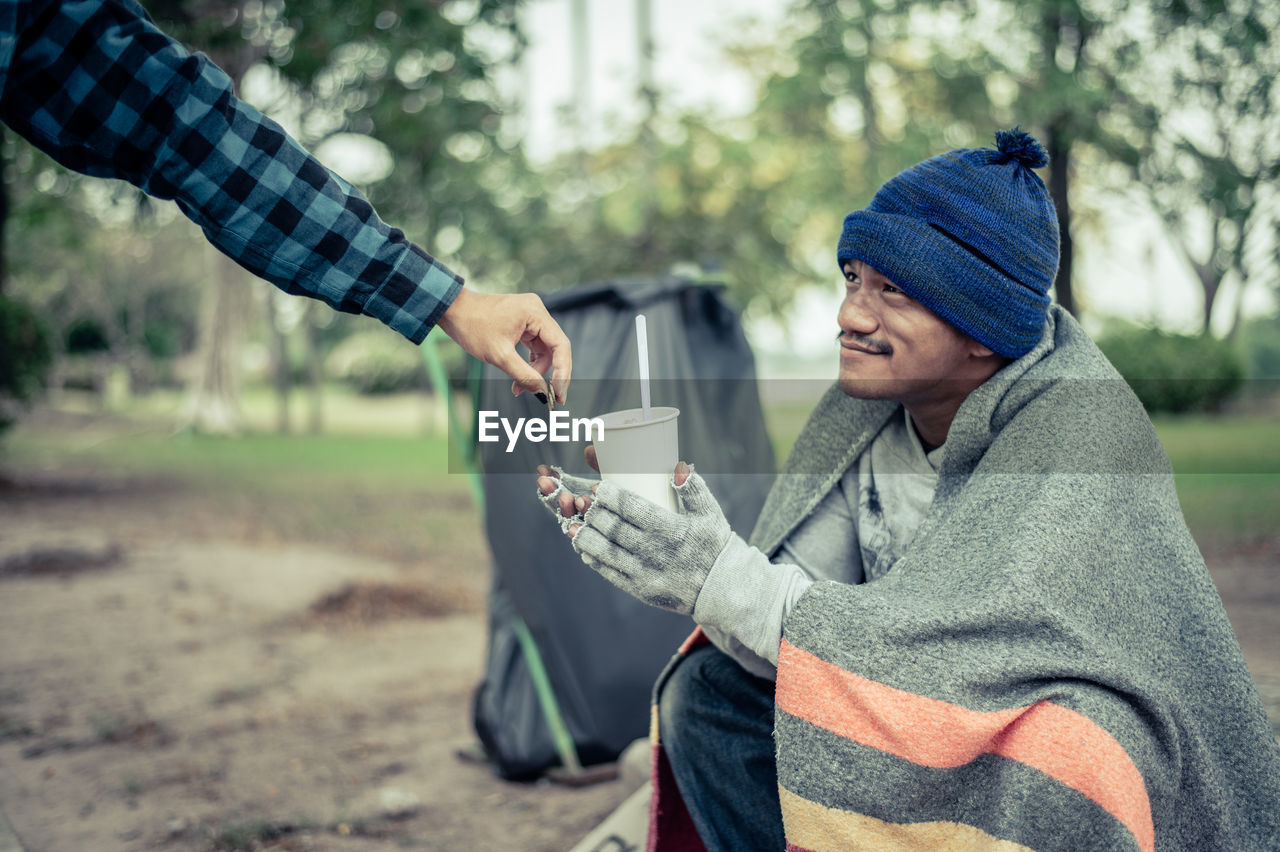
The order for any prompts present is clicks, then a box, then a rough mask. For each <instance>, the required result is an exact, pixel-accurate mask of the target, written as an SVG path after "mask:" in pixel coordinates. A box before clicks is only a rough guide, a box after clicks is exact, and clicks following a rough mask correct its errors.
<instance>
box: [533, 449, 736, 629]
mask: <svg viewBox="0 0 1280 852" xmlns="http://www.w3.org/2000/svg"><path fill="white" fill-rule="evenodd" d="M675 491H676V496H677V498H678V500H679V503H680V506H681V509H682V511H681V512H679V513H676V512H670V511H668V510H666V509H663V508H661V507H659V506H656V505H654V504H653V503H650V502H649V501H648V500H646V499H644V498H643V497H640V496H639V495H637V494H634V493H632V492H630V491H627V490H625V489H622V488H619V487H618V486H617V485H614V484H613V483H611V482H602V483H601V484H600V485H599V487H597V488H596V491H595V495H594V498H593V500H592V503H591V505H590V506H589V507H588V508H587V510H586V512H585V514H584V515H583V516H582V517H581V518H580V519H579V518H568V519H564V520H565V521H567V524H562V526H569V525H572V524H581V526H580V527H578V529H577V530H576V532H571V534H572V535H573V549H574V550H576V551H578V553H579V554H581V556H582V559H583V561H584V562H586V563H587V564H588V565H590V566H591V567H592V568H594V569H595V570H596V571H597V572H598V573H599V574H600V575H601V576H603V577H604V578H605V579H606V580H608V581H609V582H611V583H613V584H614V585H615V586H617V587H618V588H620V589H622V590H623V591H625V592H627V593H628V594H630V595H632V596H634V597H637V598H639V599H640V600H642V601H644V602H645V603H648V604H652V605H653V606H656V607H660V608H662V609H666V610H671V611H672V612H678V613H680V614H682V615H692V614H693V608H694V604H696V603H697V600H698V593H699V592H701V591H702V585H703V583H705V582H706V579H707V574H708V573H710V571H711V567H712V566H713V565H714V564H715V562H716V557H718V556H719V555H720V552H721V551H722V550H724V548H725V545H726V544H728V542H729V539H730V537H731V536H732V535H733V531H732V530H730V529H729V522H728V521H726V520H725V517H724V513H723V512H722V511H720V504H719V503H717V502H716V498H715V497H713V496H712V494H711V490H710V489H709V488H707V484H706V482H704V481H703V479H702V477H701V476H699V475H698V474H697V473H691V474H689V478H688V479H686V480H685V482H684V484H683V485H679V486H675ZM553 506H554V508H556V510H557V512H558V508H559V507H558V504H553Z"/></svg>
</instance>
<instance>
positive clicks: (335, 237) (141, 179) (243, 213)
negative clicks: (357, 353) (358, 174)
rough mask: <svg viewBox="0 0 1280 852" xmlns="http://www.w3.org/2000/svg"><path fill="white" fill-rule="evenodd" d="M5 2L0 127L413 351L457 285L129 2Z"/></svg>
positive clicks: (258, 270) (258, 272)
mask: <svg viewBox="0 0 1280 852" xmlns="http://www.w3.org/2000/svg"><path fill="white" fill-rule="evenodd" d="M0 2H2V3H3V4H4V5H6V6H10V10H9V12H10V14H9V15H5V16H3V17H6V18H10V21H8V22H2V23H9V24H10V26H13V27H14V29H15V30H16V41H11V44H12V48H13V54H12V60H11V61H10V63H9V67H8V74H7V79H6V80H5V82H4V92H3V96H2V97H0V115H2V117H3V120H4V122H5V123H6V124H8V125H9V126H10V127H12V128H13V129H14V130H15V131H17V132H18V133H20V134H22V135H23V136H25V137H26V138H27V139H29V140H31V141H32V142H33V143H34V144H35V145H36V146H38V147H39V148H41V149H42V150H44V151H45V152H46V153H48V154H49V155H50V156H51V157H53V158H54V159H55V160H57V161H58V162H59V163H62V164H63V165H65V166H67V167H68V168H70V169H74V170H76V171H79V172H84V173H86V174H90V175H97V176H100V177H110V178H120V179H123V180H127V181H129V182H130V183H132V184H134V185H135V186H137V187H139V188H141V189H142V190H143V191H145V192H147V193H149V194H151V195H154V196H156V197H158V198H163V199H173V200H174V201H176V202H177V204H178V206H179V207H180V208H181V209H182V211H183V213H185V214H186V215H187V216H188V217H190V218H191V219H192V220H193V221H194V222H196V223H197V224H198V225H199V226H200V227H201V228H202V229H203V230H204V232H205V234H206V236H207V237H208V238H209V240H210V241H211V242H212V243H213V244H214V245H215V246H217V247H218V248H219V249H220V250H221V251H223V252H225V253H226V254H228V255H229V256H231V257H232V258H233V259H235V260H236V262H237V263H239V264H240V265H241V266H243V267H245V268H246V269H248V270H249V271H250V272H253V273H254V274H256V275H259V276H261V277H262V278H265V279H267V280H268V281H270V282H272V283H273V284H275V285H276V286H278V287H280V288H281V289H283V290H285V291H286V292H289V293H295V294H302V295H307V296H312V297H314V298H318V299H321V300H323V301H324V302H326V303H328V304H329V305H331V306H333V307H334V308H336V309H337V310H340V311H346V312H349V313H364V314H368V315H369V316H372V317H375V318H377V319H379V320H381V321H382V322H384V323H386V324H387V325H389V326H391V327H392V328H393V329H395V330H396V331H398V332H400V333H401V334H403V335H404V336H405V337H407V338H409V339H410V340H412V341H413V342H414V343H419V342H421V341H422V340H423V338H425V337H426V336H427V332H428V331H430V330H431V328H432V327H433V326H434V325H435V324H436V322H437V321H438V320H439V318H440V315H441V314H443V313H444V311H445V309H446V308H447V307H448V306H449V304H450V303H451V302H452V301H453V298H454V296H456V295H457V293H458V290H459V289H460V288H461V286H462V279H461V278H459V277H458V276H457V275H455V274H453V273H452V272H450V271H449V269H448V268H446V267H445V266H444V265H442V264H441V263H439V262H438V261H437V260H435V259H434V258H433V257H431V255H429V254H427V253H426V252H425V251H423V250H422V249H420V248H418V247H417V246H415V245H414V244H413V243H411V242H409V241H408V240H406V239H405V236H404V233H403V232H401V231H400V230H398V229H396V228H392V227H389V226H387V225H386V224H385V223H383V222H382V221H381V220H380V219H379V218H378V216H377V214H376V213H375V212H374V210H373V208H372V207H371V206H370V205H369V202H368V201H366V200H365V198H364V196H363V195H361V194H360V192H359V191H357V190H356V189H355V188H353V187H352V186H351V185H350V184H348V183H347V182H346V181H344V180H343V179H342V178H340V177H338V176H337V175H335V174H333V173H332V172H330V171H329V170H328V169H326V168H325V167H324V166H322V165H321V164H320V163H319V162H318V161H316V159H315V158H313V157H312V156H310V155H309V154H308V153H307V152H306V151H305V150H304V149H303V148H302V146H300V145H299V144H298V143H297V142H296V141H294V140H293V139H292V138H291V137H290V136H289V135H288V134H287V133H285V131H284V130H283V129H282V128H281V127H280V126H279V125H278V124H276V123H275V122H273V121H271V120H270V119H268V118H266V117H265V116H263V115H262V114H261V113H260V112H258V111H257V110H256V109H254V108H253V107H252V106H250V105H248V104H246V103H244V102H242V101H240V100H238V99H237V98H236V97H235V95H234V92H233V87H232V84H231V80H230V79H229V78H228V77H227V75H226V74H224V73H223V72H222V71H221V69H219V68H218V67H217V66H215V65H214V64H213V63H211V62H210V61H209V60H208V59H207V58H206V57H204V56H203V55H201V54H194V55H193V54H191V53H189V52H188V51H187V50H186V49H184V48H183V47H182V46H181V45H179V44H178V43H177V42H175V41H173V40H172V39H171V38H169V37H168V36H166V35H165V34H164V33H162V32H161V31H160V30H159V29H157V28H156V27H155V25H154V24H152V23H151V21H150V19H149V18H148V17H147V16H146V13H145V12H144V11H143V10H142V9H141V7H139V6H137V5H136V4H135V3H134V2H132V0H29V2H26V1H25V0H20V2H18V3H17V21H16V23H15V22H12V17H11V15H12V13H13V11H14V9H13V6H11V5H10V4H12V3H13V2H14V0H0ZM5 36H10V37H11V38H12V35H11V34H9V33H3V32H0V40H3V39H4V37H5ZM0 58H2V56H0Z"/></svg>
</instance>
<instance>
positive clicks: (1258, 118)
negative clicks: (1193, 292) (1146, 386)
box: [1137, 0, 1280, 334]
mask: <svg viewBox="0 0 1280 852" xmlns="http://www.w3.org/2000/svg"><path fill="white" fill-rule="evenodd" d="M1161 11H1162V13H1163V14H1161V15H1160V16H1159V17H1157V18H1155V19H1154V24H1153V29H1154V30H1155V35H1156V44H1157V45H1158V48H1157V49H1156V50H1154V51H1152V52H1151V54H1150V55H1149V56H1148V57H1147V63H1146V66H1145V67H1144V68H1143V69H1142V73H1141V77H1140V83H1141V84H1142V85H1143V87H1144V95H1145V99H1144V103H1143V106H1144V108H1145V109H1144V111H1145V115H1144V124H1145V125H1146V126H1147V127H1148V128H1149V142H1148V147H1147V149H1146V150H1145V151H1144V155H1143V157H1142V159H1141V161H1140V162H1139V166H1138V170H1137V174H1138V177H1139V179H1140V180H1141V182H1142V183H1143V184H1144V185H1145V186H1147V187H1148V188H1149V195H1150V199H1151V202H1152V205H1153V206H1154V208H1155V209H1156V211H1157V212H1158V213H1159V214H1160V216H1161V217H1162V218H1163V220H1164V222H1165V224H1166V226H1167V227H1168V229H1169V232H1170V234H1171V236H1172V238H1173V243H1174V245H1175V246H1176V248H1177V249H1178V250H1179V251H1180V252H1181V253H1182V255H1183V257H1184V259H1185V260H1186V261H1187V263H1188V265H1189V266H1190V267H1191V268H1192V270H1194V272H1195V274H1196V278H1197V280H1198V281H1199V282H1200V286H1201V289H1202V291H1203V293H1204V303H1203V312H1202V314H1201V329H1202V332H1203V333H1205V334H1207V333H1209V331H1210V323H1211V321H1212V319H1213V313H1214V306H1215V304H1216V302H1217V297H1218V295H1219V294H1220V292H1221V290H1222V285H1223V283H1224V282H1225V281H1227V280H1229V279H1234V280H1235V282H1236V284H1237V289H1238V292H1239V294H1240V295H1239V296H1238V297H1237V303H1236V310H1235V314H1234V318H1233V320H1232V322H1231V330H1232V332H1233V333H1234V331H1235V330H1236V328H1238V326H1239V323H1240V316H1241V312H1240V306H1241V305H1242V303H1243V293H1244V290H1245V288H1246V287H1247V286H1249V285H1250V284H1251V283H1252V282H1253V281H1254V280H1256V279H1257V278H1258V277H1261V278H1263V279H1264V281H1265V283H1267V284H1270V285H1271V286H1273V287H1274V286H1275V285H1276V284H1277V283H1280V277H1278V276H1280V268H1278V266H1277V261H1276V255H1277V244H1278V241H1277V239H1276V235H1277V233H1278V232H1280V131H1278V130H1277V128H1278V127H1280V82H1277V81H1278V80H1280V5H1277V4H1276V3H1274V2H1270V0H1230V2H1228V0H1203V2H1194V3H1191V2H1186V0H1166V2H1165V3H1163V4H1161ZM1251 249H1253V251H1251Z"/></svg>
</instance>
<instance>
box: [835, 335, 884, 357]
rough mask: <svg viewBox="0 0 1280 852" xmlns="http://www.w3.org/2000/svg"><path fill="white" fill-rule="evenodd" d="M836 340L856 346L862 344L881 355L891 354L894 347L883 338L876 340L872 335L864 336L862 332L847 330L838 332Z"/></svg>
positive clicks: (863, 346)
mask: <svg viewBox="0 0 1280 852" xmlns="http://www.w3.org/2000/svg"><path fill="white" fill-rule="evenodd" d="M836 340H838V341H840V342H842V343H843V342H848V343H852V344H854V345H855V346H861V347H862V348H863V349H870V350H871V351H872V352H878V353H879V354H881V355H889V354H890V353H892V352H893V347H892V346H890V345H889V344H888V343H885V342H884V341H882V340H876V339H874V338H871V337H864V336H863V335H861V334H852V333H848V332H845V331H837V332H836Z"/></svg>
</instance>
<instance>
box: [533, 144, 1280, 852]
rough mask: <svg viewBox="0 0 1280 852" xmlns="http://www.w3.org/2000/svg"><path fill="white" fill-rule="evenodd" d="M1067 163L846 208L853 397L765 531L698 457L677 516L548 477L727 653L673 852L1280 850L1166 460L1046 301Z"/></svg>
mask: <svg viewBox="0 0 1280 852" xmlns="http://www.w3.org/2000/svg"><path fill="white" fill-rule="evenodd" d="M1046 163H1047V157H1046V155H1045V154H1044V150H1043V148H1041V146H1040V145H1039V143H1038V142H1036V141H1035V140H1034V139H1033V138H1032V137H1030V136H1029V135H1027V134H1026V133H1023V132H1021V131H1019V130H1016V129H1015V130H1013V131H1009V132H1003V133H999V134H997V148H996V149H994V150H993V149H989V148H978V149H966V150H959V151H952V152H950V153H948V154H944V155H941V156H938V157H934V158H933V159H930V160H927V161H925V162H923V163H921V164H919V165H917V166H915V167H914V168H911V169H909V170H907V171H905V172H903V173H902V174H900V175H898V176H897V177H895V178H893V179H892V180H890V181H889V182H888V183H886V184H885V185H884V186H883V187H882V188H881V189H880V190H879V191H878V192H877V193H876V195H875V197H874V199H873V200H872V201H871V204H870V205H869V206H867V208H866V209H863V210H859V211H855V212H854V213H851V214H850V215H849V216H848V217H847V218H846V219H845V222H844V229H843V233H842V235H841V238H840V242H839V246H838V249H837V260H838V263H839V265H840V269H841V271H842V272H843V274H844V277H845V282H846V283H845V286H846V294H845V299H844V303H843V304H842V306H841V308H840V311H839V315H838V323H839V326H840V338H839V342H840V372H839V379H838V382H837V387H834V388H832V389H831V390H830V391H829V392H828V393H827V395H826V396H825V397H824V398H823V399H822V401H821V402H819V404H818V406H817V407H816V409H815V410H814V412H813V414H812V415H811V417H810V419H809V422H808V423H807V425H806V426H805V428H804V431H803V432H802V434H801V435H800V437H799V438H798V440H797V441H796V445H795V448H794V449H793V451H792V453H791V456H790V457H789V459H788V460H787V463H786V465H785V467H784V470H783V473H782V475H781V476H780V477H779V479H778V482H777V484H776V485H775V487H774V489H773V491H772V492H771V494H770V495H769V499H768V501H767V503H766V504H765V507H764V509H763V511H762V513H761V515H760V520H759V522H758V523H757V525H756V529H755V531H754V533H753V534H752V536H751V544H748V543H747V542H746V541H744V540H742V539H741V538H740V537H739V536H737V535H736V534H734V533H733V531H732V530H730V529H729V526H728V524H727V523H726V522H725V520H724V517H723V515H722V513H721V512H720V509H719V506H718V505H717V504H716V501H715V500H714V498H712V497H711V495H710V493H709V492H708V490H707V488H706V486H705V484H704V483H703V481H702V478H701V477H700V476H699V475H698V474H697V473H692V472H691V471H690V469H689V468H687V467H686V466H684V465H683V463H681V465H679V466H677V470H676V473H675V476H674V479H673V484H674V485H675V487H676V492H677V494H678V495H679V500H680V503H681V506H682V511H681V512H680V513H672V512H668V511H665V510H663V509H660V508H658V507H657V506H654V505H653V504H651V503H648V502H647V501H645V500H643V499H641V498H639V497H637V496H636V495H634V494H630V493H628V492H626V491H624V490H621V489H619V488H618V487H617V486H615V485H613V484H612V483H602V484H599V485H596V486H594V488H593V485H594V484H593V483H590V482H588V481H586V480H582V479H579V478H576V477H567V476H563V475H562V474H560V473H559V472H556V475H555V476H543V477H541V478H540V479H539V488H540V492H541V494H542V495H543V500H544V501H545V502H547V503H548V505H549V506H552V507H553V508H555V509H557V510H559V511H560V512H561V514H562V516H563V521H564V524H563V525H564V527H565V528H566V531H567V533H568V534H570V535H572V536H573V545H574V548H575V550H577V551H578V552H579V553H580V554H581V556H582V558H583V560H584V561H585V562H586V563H587V564H588V565H590V566H591V567H593V568H594V569H596V570H597V571H599V572H600V573H601V574H602V575H603V576H604V577H606V578H607V579H609V580H610V581H611V582H613V583H615V584H616V585H618V586H619V587H621V588H623V589H625V590H626V591H628V592H630V593H631V594H633V595H636V596H637V597H639V598H641V599H643V600H646V601H648V602H650V603H652V604H654V605H657V606H661V607H664V608H666V609H671V610H675V611H677V612H683V613H689V614H691V615H692V616H693V618H694V620H695V621H696V622H697V623H698V624H699V625H700V626H701V631H700V634H701V636H703V637H707V638H709V639H710V640H711V643H710V644H708V643H706V642H705V641H702V642H700V641H698V640H699V638H700V637H699V634H695V639H694V640H693V641H690V642H689V643H686V645H685V647H684V648H683V649H682V651H681V654H680V655H679V656H678V657H677V659H676V660H674V661H673V662H672V665H671V666H670V667H668V669H667V671H666V672H665V673H664V675H663V677H662V678H661V679H660V681H659V684H658V688H657V689H656V690H655V694H656V695H657V696H658V718H659V725H658V733H659V736H658V742H657V743H656V746H657V748H656V763H655V780H656V783H657V788H656V791H655V795H656V796H657V801H656V803H655V807H654V810H653V815H654V824H653V826H652V827H651V837H650V845H651V847H654V848H657V849H662V850H665V849H672V848H699V847H700V846H702V845H705V847H706V848H708V849H726V850H735V852H739V850H745V849H757V848H759V849H781V848H783V847H784V846H785V847H786V848H791V849H813V850H816V849H832V848H872V849H883V848H918V849H951V848H984V849H985V848H998V849H1010V850H1012V849H1024V848H1035V849H1072V850H1081V849H1139V850H1154V849H1187V850H1201V849H1264V848H1268V849H1270V848H1280V747H1277V743H1276V739H1275V736H1274V735H1273V733H1272V731H1271V728H1270V725H1269V724H1268V722H1267V719H1266V715H1265V713H1264V711H1263V709H1262V705H1261V702H1260V700H1259V698H1258V695H1257V692H1256V689H1255V688H1254V686H1253V682H1252V680H1251V679H1250V676H1249V673H1248V670H1247V669H1246V667H1245V663H1244V659H1243V656H1242V654H1241V652H1240V648H1239V645H1238V643H1237V642H1236V639H1235V636H1234V634H1233V633H1232V630H1231V627H1230V625H1229V624H1228V622H1227V618H1226V615H1225V613H1224V612H1223V609H1222V605H1221V602H1220V600H1219V598H1218V596H1217V594H1216V592H1215V590H1214V587H1213V584H1212V582H1211V581H1210V579H1209V575H1208V572H1207V571H1206V569H1205V566H1204V562H1203V559H1202V558H1201V556H1200V554H1199V551H1198V550H1197V548H1196V545H1195V543H1194V542H1193V541H1192V539H1191V536H1190V534H1189V533H1188V531H1187V528H1186V524H1185V522H1184V520H1183V518H1182V514H1181V510H1180V508H1179V506H1178V501H1177V495H1176V493H1175V491H1174V483H1173V477H1172V475H1171V471H1170V468H1169V463H1168V459H1167V457H1166V455H1165V453H1164V451H1163V449H1162V448H1161V446H1160V443H1159V441H1158V439H1157V438H1156V435H1155V432H1154V430H1153V429H1152V427H1151V423H1150V421H1149V420H1148V419H1147V417H1146V415H1145V413H1144V411H1143V410H1142V407H1141V405H1140V404H1139V402H1138V401H1137V399H1136V398H1135V397H1134V395H1133V394H1132V392H1131V391H1130V390H1129V389H1128V387H1127V386H1126V385H1125V383H1124V382H1123V380H1122V379H1121V378H1120V377H1119V376H1118V374H1117V373H1116V372H1115V371H1114V369H1112V367H1111V366H1110V365H1109V364H1108V363H1107V361H1106V359H1105V358H1104V357H1103V356H1102V354H1101V353H1100V352H1099V351H1098V349H1097V348H1096V347H1095V346H1094V344H1093V343H1092V341H1090V340H1089V338H1088V337H1087V336H1086V335H1085V334H1084V332H1083V331H1082V330H1081V329H1080V327H1079V326H1078V325H1077V324H1076V322H1075V321H1074V320H1073V319H1072V318H1071V317H1070V316H1069V315H1068V314H1067V313H1066V312H1064V311H1062V310H1061V309H1060V308H1058V307H1051V306H1050V304H1049V299H1048V297H1047V291H1048V289H1049V287H1050V285H1051V284H1052V282H1053V280H1054V275H1055V273H1056V270H1057V265H1058V224H1057V218H1056V216H1055V213H1054V209H1053V205H1052V203H1051V201H1050V199H1049V197H1048V193H1047V192H1046V190H1045V187H1044V184H1043V183H1042V182H1041V180H1040V178H1039V177H1038V176H1037V175H1036V174H1035V172H1034V171H1033V169H1035V168H1039V167H1042V166H1044V165H1046ZM591 492H593V493H591ZM673 782H674V783H673ZM695 831H696V834H695V833H694V832H695ZM699 840H700V841H701V842H700V843H699V842H698V841H699Z"/></svg>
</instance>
